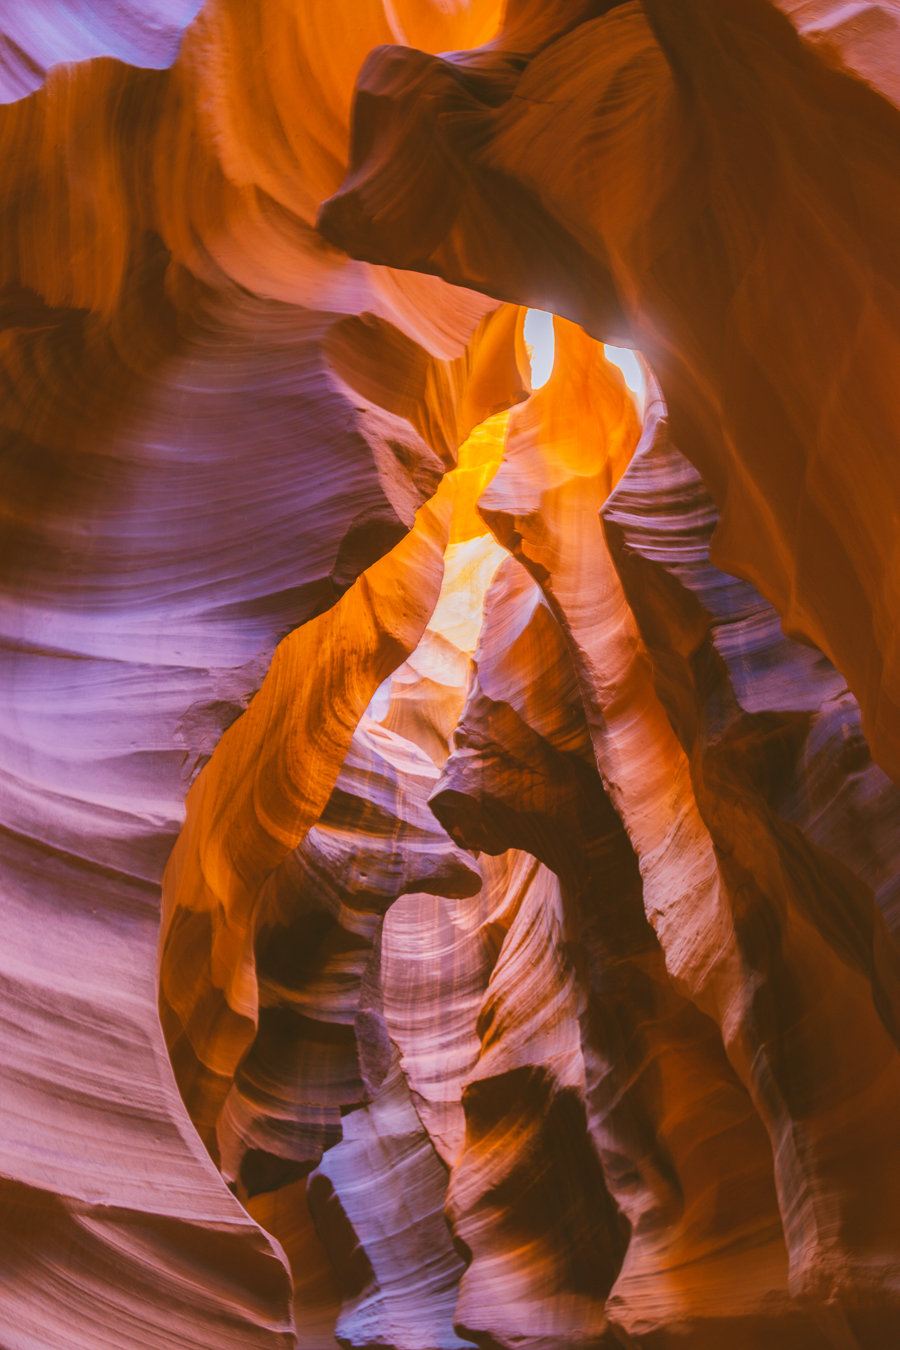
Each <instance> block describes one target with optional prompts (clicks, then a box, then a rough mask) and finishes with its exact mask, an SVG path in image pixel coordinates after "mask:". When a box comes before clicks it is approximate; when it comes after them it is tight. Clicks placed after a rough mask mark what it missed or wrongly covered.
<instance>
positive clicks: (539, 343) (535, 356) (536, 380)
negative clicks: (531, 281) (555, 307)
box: [525, 309, 556, 389]
mask: <svg viewBox="0 0 900 1350" xmlns="http://www.w3.org/2000/svg"><path fill="white" fill-rule="evenodd" d="M555 346H556V343H555V341H554V337H553V315H552V314H548V313H547V312H546V311H545V310H543V309H530V310H529V311H528V313H527V314H526V315H525V349H526V351H527V352H528V359H529V361H530V362H531V387H532V389H540V387H541V385H544V384H546V383H547V381H548V380H549V378H550V372H551V371H552V369H553V355H554V349H555Z"/></svg>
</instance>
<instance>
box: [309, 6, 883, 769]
mask: <svg viewBox="0 0 900 1350" xmlns="http://www.w3.org/2000/svg"><path fill="white" fill-rule="evenodd" d="M783 8H784V9H785V10H787V11H788V14H789V15H790V17H791V18H793V20H794V23H795V24H796V25H797V26H798V29H799V30H800V32H801V33H802V34H804V35H805V37H806V42H804V41H803V40H801V38H800V37H798V32H797V30H796V29H795V28H794V27H793V26H792V24H791V22H790V21H789V18H788V17H787V16H785V15H783V14H781V13H779V12H778V10H777V9H776V8H775V6H774V5H773V4H771V3H769V0H732V2H731V3H727V4H722V3H720V0H688V3H678V4H675V3H672V0H645V3H643V4H639V3H637V2H636V0H631V2H630V3H625V4H610V3H602V4H587V3H584V4H576V5H567V6H555V5H551V6H546V5H543V4H536V3H535V4H529V3H522V4H516V5H512V6H510V8H509V11H508V15H507V23H506V26H505V29H504V30H503V32H502V33H501V34H500V36H499V37H498V38H497V39H496V40H495V41H494V42H492V43H490V44H488V45H486V46H485V47H484V48H482V50H481V51H480V52H478V53H461V54H455V55H451V56H449V57H446V56H444V57H435V56H431V55H428V54H426V53H424V52H415V51H406V50H403V49H398V48H382V49H381V50H379V51H377V52H374V53H373V54H372V55H371V56H370V57H369V59H368V60H367V62H366V64H365V65H364V67H363V69H362V71H361V72H360V77H359V82H358V91H357V97H356V103H355V123H354V128H355V129H354V141H353V150H352V155H351V164H350V170H349V173H348V176H347V179H346V180H345V182H344V184H343V186H342V188H341V191H340V193H338V194H337V195H336V196H335V197H333V198H332V199H331V200H330V201H329V202H328V203H326V205H325V207H324V208H323V210H322V213H321V217H320V227H321V229H322V230H323V232H324V233H325V234H326V236H327V237H328V238H330V239H331V240H333V241H334V242H336V243H339V244H340V245H341V246H342V247H345V248H347V249H349V251H350V252H352V253H354V255H356V256H358V257H364V258H368V259H370V260H371V261H377V262H385V263H390V264H392V265H395V266H406V267H411V268H415V269H418V270H421V271H427V272H438V273H439V274H440V275H442V276H445V277H447V278H448V279H450V280H452V281H454V282H457V283H459V284H462V285H469V286H476V287H478V288H479V289H482V290H484V291H485V292H486V293H488V294H491V295H495V296H499V297H502V298H503V299H505V300H515V301H518V302H519V303H525V304H532V305H539V306H540V307H541V308H544V309H551V310H554V311H555V312H557V313H560V314H564V315H566V316H567V317H568V318H570V319H573V320H575V321H576V322H578V323H581V324H583V325H584V326H585V328H586V329H587V330H588V331H589V332H590V333H592V334H593V335H594V336H595V337H597V338H600V339H602V340H604V341H613V342H615V341H616V340H617V339H620V340H622V341H626V342H628V343H633V344H634V345H635V346H637V347H639V348H640V349H641V350H642V351H643V352H644V353H645V355H646V356H647V358H648V360H649V361H650V362H651V364H652V366H653V368H654V370H655V372H656V373H657V375H658V377H659V380H660V383H661V385H662V389H663V392H664V395H665V397H666V401H667V403H668V406H669V409H670V416H671V418H672V425H673V428H674V430H675V434H676V438H677V440H678V442H679V444H681V445H684V447H685V453H686V454H687V455H688V456H689V457H690V458H691V460H692V462H693V463H694V464H695V465H696V467H697V468H698V469H699V470H700V472H701V474H702V476H703V479H704V482H705V483H706V485H707V488H708V489H709V491H710V493H711V495H712V496H713V498H714V500H715V501H716V503H717V504H718V507H719V511H720V519H719V524H718V527H717V530H716V537H715V541H714V546H713V554H714V558H715V560H716V562H717V564H718V565H719V566H720V567H724V568H725V569H727V570H728V571H730V572H734V573H736V574H738V575H741V576H743V577H745V578H746V579H747V580H749V581H751V582H752V583H753V584H754V585H756V586H757V588H758V589H759V590H761V591H762V593H763V594H765V595H766V597H767V598H768V599H769V601H770V602H771V603H772V604H773V605H774V607H775V608H776V609H777V611H778V613H779V614H780V615H781V618H782V621H783V624H784V627H785V631H786V632H788V633H790V634H793V635H802V636H805V637H806V638H808V639H810V640H811V641H812V642H813V643H815V645H816V646H818V647H819V648H820V650H822V651H824V652H826V653H827V654H828V655H829V657H830V658H831V659H832V660H833V662H834V664H835V665H836V666H837V667H838V668H839V669H840V670H841V671H842V673H843V674H844V676H845V678H846V679H847V681H848V683H849V685H850V687H851V689H852V690H853V692H854V694H855V695H856V697H857V699H858V701H859V702H860V705H861V707H862V710H863V724H864V726H865V728H866V732H867V735H868V737H869V740H870V741H871V744H872V747H873V752H874V754H875V756H876V759H878V761H879V762H880V763H881V764H882V765H883V767H884V768H885V769H886V770H887V771H888V772H889V773H890V774H891V775H892V776H893V777H894V778H895V779H900V666H898V651H900V649H898V646H897V641H898V637H897V635H898V633H900V622H898V621H900V599H898V592H897V589H896V578H897V576H898V575H900V569H898V565H897V554H896V548H897V532H896V520H897V517H898V510H900V480H898V477H897V468H896V456H895V455H894V454H893V451H892V447H893V446H894V445H895V444H896V441H897V434H898V426H897V421H896V418H897V411H896V401H895V399H894V397H893V384H894V379H893V371H894V370H895V368H896V364H897V360H898V344H900V317H898V316H900V308H898V303H897V296H898V281H900V278H898V274H897V266H896V251H895V250H894V249H893V248H892V247H891V244H890V240H891V239H892V238H893V236H894V234H895V233H896V214H897V210H898V203H900V190H898V177H897V154H898V147H900V119H898V114H897V110H896V108H895V107H894V106H893V104H892V102H891V100H892V99H893V98H894V97H895V94H896V88H895V83H896V68H897V46H896V41H895V39H894V21H895V14H894V11H893V8H892V7H888V6H878V5H841V6H839V5H836V4H827V3H820V4H814V3H810V4H800V3H797V4H788V3H785V4H784V5H783ZM821 54H824V55H825V57H826V59H827V62H828V64H827V65H826V64H825V62H824V61H823V60H822V59H821ZM835 65H839V66H840V67H841V69H840V70H836V69H834V66H835ZM737 166H739V169H738V167H737Z"/></svg>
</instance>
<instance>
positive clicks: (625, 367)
mask: <svg viewBox="0 0 900 1350" xmlns="http://www.w3.org/2000/svg"><path fill="white" fill-rule="evenodd" d="M603 351H604V353H605V355H606V359H607V361H611V362H612V364H613V365H614V366H618V367H619V369H620V370H621V372H622V374H623V375H624V376H625V383H626V384H627V385H628V388H629V389H630V390H631V392H632V393H633V394H634V396H635V398H636V399H637V400H638V403H639V404H640V405H641V406H642V407H643V403H644V394H645V393H646V385H645V382H644V372H643V370H642V369H641V363H640V361H639V360H638V359H637V357H636V356H635V354H634V352H633V351H630V350H629V349H628V347H607V346H606V345H605V344H604V347H603Z"/></svg>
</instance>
